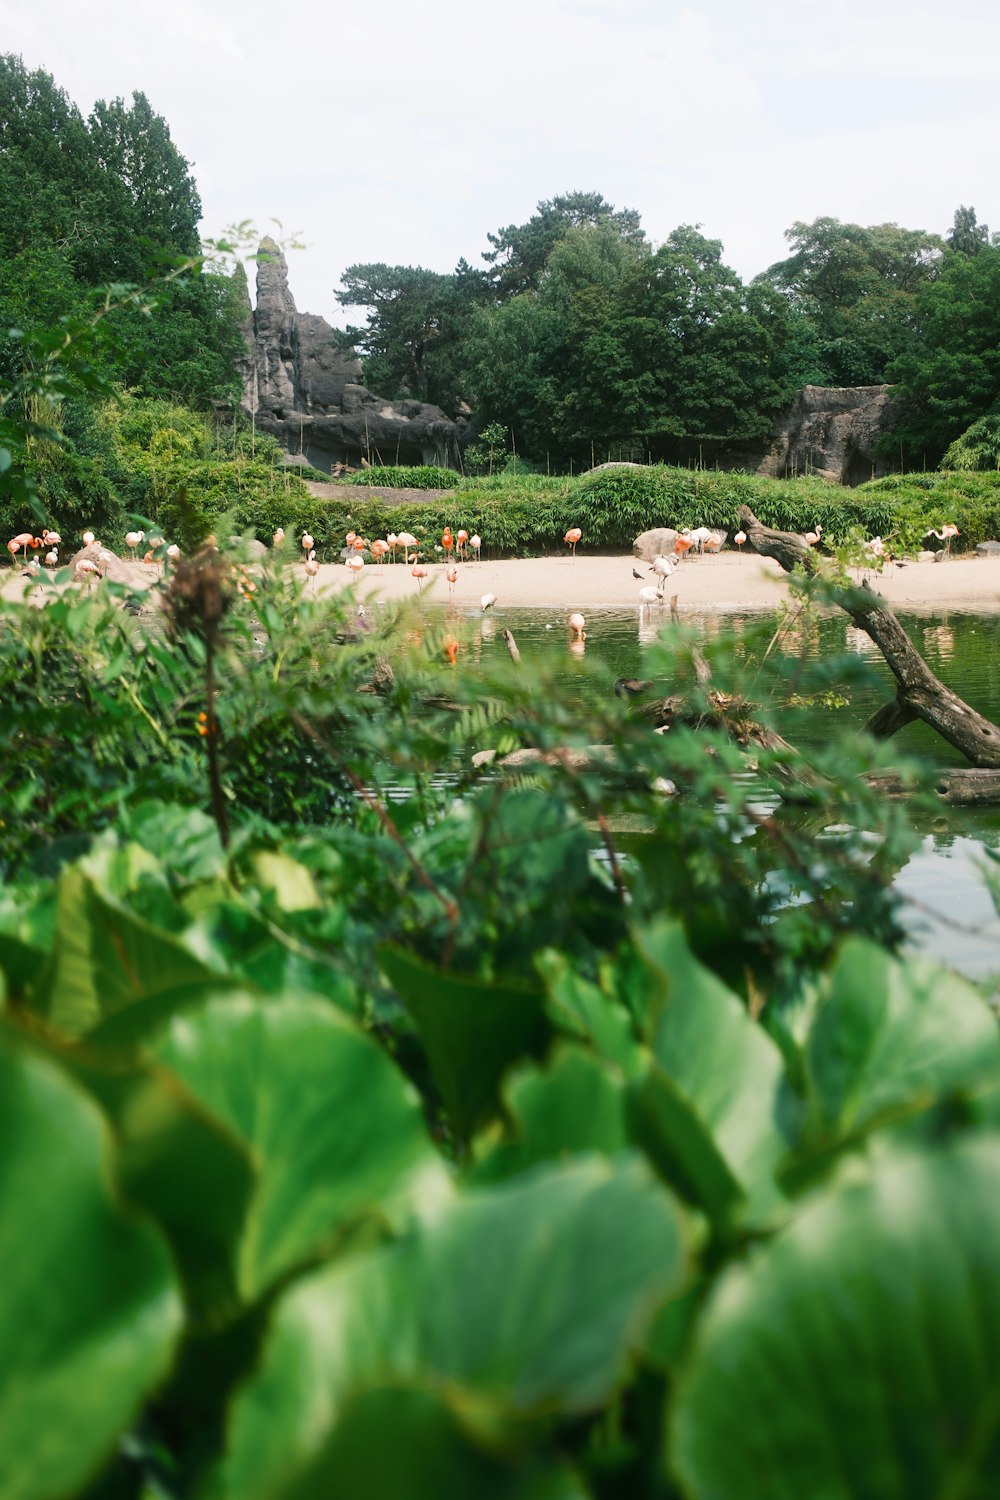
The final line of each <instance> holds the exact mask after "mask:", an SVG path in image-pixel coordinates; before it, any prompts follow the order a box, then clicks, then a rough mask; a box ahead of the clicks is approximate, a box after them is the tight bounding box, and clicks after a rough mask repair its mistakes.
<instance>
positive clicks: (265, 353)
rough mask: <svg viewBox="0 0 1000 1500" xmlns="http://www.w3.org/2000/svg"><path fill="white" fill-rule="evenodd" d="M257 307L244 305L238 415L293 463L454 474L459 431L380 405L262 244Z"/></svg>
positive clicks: (436, 418) (438, 417)
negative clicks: (428, 467)
mask: <svg viewBox="0 0 1000 1500" xmlns="http://www.w3.org/2000/svg"><path fill="white" fill-rule="evenodd" d="M260 251H261V257H262V258H261V259H260V261H259V262H258V266H257V306H256V308H255V309H251V307H250V302H249V297H248V298H247V310H246V321H245V324H244V332H245V336H246V341H247V356H246V359H245V361H244V362H243V366H242V370H241V374H242V376H243V408H244V410H245V412H246V413H247V415H248V416H253V418H254V421H255V422H256V424H257V426H258V427H259V428H260V429H262V430H263V431H264V432H270V433H273V434H274V436H275V437H276V438H277V439H278V441H279V442H280V443H281V445H282V446H283V448H284V449H285V451H286V452H287V453H288V454H289V455H290V456H291V457H292V458H301V459H302V460H303V461H304V462H307V463H309V464H311V465H312V466H313V467H314V468H316V469H323V470H325V471H326V472H327V473H329V471H330V469H331V468H332V467H333V465H335V464H338V463H341V464H347V465H349V466H350V467H352V468H357V467H360V466H361V465H362V463H370V464H436V465H438V466H440V467H442V468H447V467H454V468H457V467H458V460H459V443H458V429H457V427H456V425H455V423H454V422H452V421H451V420H450V418H448V417H446V416H445V414H444V412H443V411H441V409H440V407H437V406H429V405H427V404H426V403H425V402H423V401H386V400H384V399H383V398H382V397H381V396H376V395H374V394H373V393H372V392H371V391H369V390H367V389H366V388H365V387H364V386H363V385H362V384H361V362H360V360H359V359H358V358H357V356H356V355H355V354H354V353H353V352H349V353H344V352H342V351H341V350H339V349H338V347H337V342H336V338H335V335H334V330H333V329H332V328H331V327H330V325H329V323H327V322H326V320H325V319H324V318H320V317H316V316H315V315H313V314H312V313H300V312H298V311H297V309H296V307H295V302H294V300H293V298H292V294H291V292H290V291H289V288H288V266H287V264H286V261H285V257H284V255H283V254H282V253H281V250H280V248H279V246H278V245H276V244H275V242H274V241H273V240H271V239H265V240H263V241H262V242H261V246H260Z"/></svg>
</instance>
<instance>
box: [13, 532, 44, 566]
mask: <svg viewBox="0 0 1000 1500" xmlns="http://www.w3.org/2000/svg"><path fill="white" fill-rule="evenodd" d="M37 546H38V538H37V537H35V536H33V535H32V533H31V532H30V531H20V532H18V534H17V536H12V537H11V539H10V541H9V542H8V543H7V551H8V552H9V553H10V555H11V557H12V558H14V557H16V556H17V554H18V553H19V552H20V551H21V549H22V548H23V549H24V560H25V562H27V561H28V548H29V547H37Z"/></svg>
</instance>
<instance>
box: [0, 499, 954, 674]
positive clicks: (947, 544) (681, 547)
mask: <svg viewBox="0 0 1000 1500" xmlns="http://www.w3.org/2000/svg"><path fill="white" fill-rule="evenodd" d="M822 534H823V528H822V526H821V525H819V524H818V523H817V524H816V525H815V526H814V527H813V529H812V530H811V531H807V532H804V533H803V541H805V542H806V544H807V545H808V546H811V547H815V546H818V545H819V543H820V541H821V538H822ZM959 535H960V532H959V529H958V527H957V526H956V525H955V523H954V522H952V521H949V522H946V523H945V524H944V525H943V526H942V527H941V528H940V529H935V528H933V527H932V528H931V529H930V530H928V531H927V532H925V533H924V536H925V538H927V537H931V536H933V537H936V538H937V539H938V540H939V541H941V542H943V543H944V548H943V550H942V552H940V553H939V554H938V557H944V556H946V555H948V553H949V552H950V549H951V542H952V538H953V537H956V536H959ZM582 537H583V531H582V529H581V528H580V527H579V526H571V527H570V528H569V530H568V531H567V532H566V534H565V536H564V537H563V542H564V544H565V545H566V546H568V547H569V549H570V556H571V558H572V559H573V560H574V561H575V560H576V548H577V543H578V542H580V541H581V540H582ZM725 539H726V533H725V532H724V531H717V530H713V529H712V528H711V527H708V526H696V527H686V528H683V529H682V530H679V531H678V532H677V534H676V537H675V540H674V546H673V552H672V554H669V555H668V554H660V555H657V556H655V557H654V558H653V560H652V566H651V567H650V568H649V574H650V575H651V576H652V577H653V578H654V579H655V582H654V583H652V584H647V583H643V586H642V588H640V589H639V613H640V616H641V615H642V613H643V612H644V611H650V612H651V611H652V609H653V607H654V605H658V606H660V607H661V608H662V606H663V604H664V602H665V591H666V585H667V582H668V580H669V579H670V578H672V577H673V575H674V573H675V572H676V571H677V567H678V565H679V564H680V562H681V561H682V560H683V559H684V558H685V557H686V556H687V555H688V554H689V553H697V554H700V555H703V554H705V553H709V554H710V555H711V554H717V553H718V552H720V551H721V549H722V546H723V543H724V542H725ZM211 540H213V541H214V538H212V539H211ZM746 540H747V536H746V532H744V531H737V532H736V534H735V536H734V537H733V541H734V543H735V545H736V547H737V548H739V549H741V550H742V548H743V546H744V544H745V543H746ZM95 542H96V538H95V536H94V533H93V532H92V531H85V532H84V533H83V543H84V546H85V547H91V546H93V545H94V544H95ZM163 542H164V539H163V537H162V536H160V535H158V534H155V533H150V534H149V535H148V536H147V534H146V532H144V531H129V532H126V534H125V545H126V547H127V548H128V549H129V551H130V553H131V554H132V557H133V559H136V558H137V556H138V552H139V549H140V548H142V547H143V546H144V545H145V548H146V550H145V552H144V556H143V562H144V563H145V564H147V565H149V566H152V567H154V568H157V567H158V566H159V564H160V559H161V558H162V556H163V552H162V550H161V549H162V548H163ZM272 542H273V545H274V548H275V549H276V550H279V549H281V548H282V547H283V545H284V542H285V531H284V527H281V526H279V527H278V529H277V530H276V531H275V533H274V536H273V538H272ZM300 543H301V548H302V560H303V564H304V568H305V573H306V577H307V578H308V579H309V580H310V581H311V582H313V583H314V581H315V579H316V576H317V574H318V573H319V567H320V565H319V562H318V560H317V557H316V543H315V539H314V538H313V537H312V536H311V535H310V534H309V532H308V531H304V532H303V533H302V536H301V539H300ZM61 545H62V537H61V536H60V535H59V533H58V532H57V531H51V530H48V529H47V528H44V529H43V530H42V533H41V535H40V536H35V535H34V533H33V532H30V531H24V532H20V533H19V534H18V535H17V536H13V537H11V539H10V541H9V542H8V543H7V550H8V552H9V553H10V555H11V559H12V561H16V560H17V558H18V554H20V553H23V559H22V562H23V565H24V568H25V571H26V572H27V573H28V574H29V575H31V574H37V573H39V572H40V571H41V561H40V560H39V558H38V556H37V555H34V554H37V552H38V551H39V550H40V549H42V548H44V549H46V550H45V552H44V557H43V559H42V560H44V563H45V566H46V567H47V568H49V569H54V568H56V567H57V566H58V563H59V548H60V546H61ZM400 549H402V552H403V557H404V560H405V562H406V564H407V565H408V566H409V568H410V572H411V574H412V576H413V578H414V579H415V580H416V582H417V584H418V585H420V584H422V583H423V581H424V580H425V579H426V578H427V577H428V576H429V573H428V569H427V567H426V566H425V565H424V563H423V562H422V561H421V553H422V552H424V551H426V550H427V549H426V544H424V543H421V542H420V541H419V540H418V539H417V537H415V536H414V535H413V533H412V532H409V531H400V532H389V533H388V535H387V536H386V537H385V539H384V540H383V539H382V538H381V537H376V538H374V539H372V540H367V539H366V538H364V537H362V536H359V535H358V534H357V533H356V532H354V531H349V532H348V533H347V536H346V538H345V546H344V547H343V548H342V549H341V556H342V557H343V559H344V561H345V564H346V566H347V567H348V569H349V570H350V571H351V573H352V574H353V578H354V581H355V582H357V581H358V579H359V578H360V577H361V574H362V573H363V571H364V568H365V560H364V554H365V553H367V554H368V556H369V557H370V558H371V559H372V560H373V561H374V562H375V564H376V565H381V564H382V563H384V562H386V561H388V562H389V563H394V562H395V561H396V556H397V552H398V551H399V550H400ZM434 550H435V551H436V552H438V553H440V554H442V557H443V560H444V563H445V578H446V580H447V583H448V595H449V599H452V600H453V599H454V596H455V586H456V584H457V582H458V576H459V575H458V566H457V564H458V563H461V562H466V561H473V560H474V561H476V562H477V563H478V562H479V561H480V560H481V550H482V539H481V538H480V537H479V536H476V535H474V534H473V535H471V536H470V535H469V533H468V532H467V531H466V530H465V529H464V528H463V527H459V528H458V529H457V530H455V531H452V528H451V527H450V526H446V527H445V528H444V531H443V532H442V534H441V540H440V543H439V544H435V546H434ZM864 550H865V553H866V555H867V557H868V558H869V559H870V561H871V562H872V563H873V564H875V565H876V566H881V564H882V563H883V562H884V561H886V560H892V561H894V559H892V558H891V554H890V553H889V552H888V550H887V548H886V544H885V541H883V539H882V537H881V536H876V537H873V538H871V539H870V540H869V541H867V542H866V543H865V544H864ZM29 551H30V552H31V553H32V554H33V555H32V556H30V557H29V555H28V554H29ZM180 555H181V554H180V548H179V547H177V546H176V545H171V546H169V547H167V548H166V557H167V559H168V560H169V561H171V562H175V561H177V559H178V558H179V557H180ZM900 566H902V564H900ZM76 571H77V573H78V574H80V575H88V576H90V577H91V579H92V580H93V576H94V575H97V574H99V573H100V572H101V571H102V570H101V568H100V565H99V564H98V563H97V562H95V561H93V560H92V559H91V558H80V559H78V561H77V563H76ZM632 572H633V576H634V577H635V578H636V579H638V580H639V581H640V582H642V580H643V578H644V575H643V574H642V573H639V572H637V571H636V569H635V568H633V569H632ZM495 603H496V595H495V594H483V595H482V597H481V599H480V607H481V609H482V610H483V612H484V613H485V612H486V611H487V610H489V609H491V608H492V607H493V605H494V604H495ZM585 623H586V622H585V620H584V617H583V615H581V614H579V613H578V612H575V613H574V614H572V615H571V616H570V618H569V626H570V630H571V632H572V636H573V642H574V644H576V645H577V646H580V645H581V644H582V642H583V641H584V640H585V638H586V636H585V631H584V625H585Z"/></svg>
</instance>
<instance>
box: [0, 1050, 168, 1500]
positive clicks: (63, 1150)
mask: <svg viewBox="0 0 1000 1500" xmlns="http://www.w3.org/2000/svg"><path fill="white" fill-rule="evenodd" d="M110 1146H111V1142H110V1136H109V1132H108V1130H107V1128H106V1126H105V1125H104V1122H103V1120H102V1118H101V1115H100V1113H99V1111H98V1110H97V1108H96V1106H95V1105H94V1104H93V1103H92V1102H91V1101H90V1100H89V1099H87V1097H86V1096H85V1095H84V1094H83V1093H82V1092H81V1091H80V1090H79V1089H78V1088H77V1087H76V1086H75V1085H74V1084H73V1083H72V1082H70V1080H69V1079H67V1078H66V1077H65V1076H64V1075H63V1074H62V1073H61V1072H60V1071H59V1070H58V1069H57V1068H56V1067H55V1066H54V1065H53V1064H51V1063H49V1062H48V1061H46V1060H45V1059H43V1058H41V1057H38V1056H36V1055H34V1054H32V1053H31V1052H29V1051H27V1050H26V1049H25V1050H22V1049H21V1048H20V1047H18V1046H17V1045H16V1044H15V1043H12V1042H11V1041H10V1040H9V1039H8V1038H7V1037H0V1266H2V1268H3V1271H2V1275H0V1350H2V1351H3V1353H2V1357H0V1495H3V1497H4V1500H51V1497H52V1496H62V1495H70V1494H75V1493H76V1491H77V1489H78V1488H79V1487H80V1486H81V1485H82V1484H83V1483H84V1481H85V1480H86V1479H87V1478H88V1477H89V1475H90V1474H91V1473H92V1472H93V1471H95V1470H96V1469H97V1468H98V1466H99V1465H100V1464H101V1463H102V1461H103V1460H104V1459H105V1457H106V1456H107V1455H108V1454H109V1452H110V1451H111V1449H112V1447H113V1445H114V1443H115V1440H116V1438H117V1437H118V1434H119V1433H120V1432H122V1430H123V1429H124V1428H126V1427H127V1426H128V1425H129V1423H130V1422H131V1421H132V1419H133V1417H134V1416H135V1414H136V1412H137V1411H138V1409H139V1407H140V1406H141V1404H142V1402H143V1400H144V1399H145V1397H146V1396H147V1395H148V1393H149V1392H150V1391H151V1390H152V1389H153V1388H154V1387H155V1386H156V1385H157V1384H158V1383H159V1382H160V1381H161V1380H162V1379H163V1378H164V1376H165V1375H166V1373H167V1370H168V1368H169V1364H170V1360H171V1358H172V1352H173V1346H174V1342H175V1339H176V1337H177V1334H178V1331H179V1328H180V1322H181V1306H180V1300H179V1298H178V1296H177V1292H176V1290H175V1287H174V1282H173V1276H172V1273H171V1265H170V1257H169V1255H168V1253H167V1248H166V1246H165V1245H164V1243H163V1242H162V1240H161V1239H160V1237H159V1235H158V1234H157V1233H156V1231H155V1230H154V1229H153V1228H152V1226H150V1225H148V1224H143V1223H138V1222H136V1221H134V1220H133V1219H130V1218H128V1217H127V1216H126V1215H125V1213H124V1212H123V1211H122V1209H121V1208H120V1206H119V1205H118V1203H117V1202H116V1201H115V1200H114V1198H113V1197H112V1194H111V1192H110V1189H109V1187H108V1177H107V1162H106V1157H107V1155H108V1153H109V1150H110Z"/></svg>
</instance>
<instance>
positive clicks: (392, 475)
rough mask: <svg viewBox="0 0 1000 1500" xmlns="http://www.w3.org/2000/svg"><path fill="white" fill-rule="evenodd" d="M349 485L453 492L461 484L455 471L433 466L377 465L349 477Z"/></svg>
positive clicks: (459, 477)
mask: <svg viewBox="0 0 1000 1500" xmlns="http://www.w3.org/2000/svg"><path fill="white" fill-rule="evenodd" d="M348 483H349V484H357V485H362V486H364V485H370V486H371V487H372V488H377V489H389V490H453V489H456V488H457V487H458V485H459V484H460V483H461V476H460V475H459V474H457V473H456V472H455V470H454V469H436V468H434V467H433V465H431V464H414V465H413V466H412V468H408V467H407V466H406V465H405V464H395V465H392V464H385V465H379V464H376V465H374V466H373V467H372V468H370V469H362V470H361V471H360V473H358V474H350V475H348Z"/></svg>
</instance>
